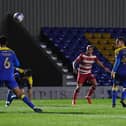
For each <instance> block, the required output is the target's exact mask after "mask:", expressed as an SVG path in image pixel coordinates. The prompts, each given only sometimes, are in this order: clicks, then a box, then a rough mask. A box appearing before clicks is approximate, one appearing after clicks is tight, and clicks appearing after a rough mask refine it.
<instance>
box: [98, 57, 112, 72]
mask: <svg viewBox="0 0 126 126" xmlns="http://www.w3.org/2000/svg"><path fill="white" fill-rule="evenodd" d="M96 63H97V64H98V65H99V66H100V67H102V68H103V69H104V70H105V71H106V72H109V73H110V72H111V71H110V70H109V68H107V67H105V66H104V65H103V63H102V62H101V61H100V60H99V59H96Z"/></svg>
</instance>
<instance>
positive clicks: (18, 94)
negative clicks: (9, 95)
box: [13, 87, 42, 113]
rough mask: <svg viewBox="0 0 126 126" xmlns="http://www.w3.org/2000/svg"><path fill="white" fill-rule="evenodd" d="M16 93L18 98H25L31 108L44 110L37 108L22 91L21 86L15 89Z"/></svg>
mask: <svg viewBox="0 0 126 126" xmlns="http://www.w3.org/2000/svg"><path fill="white" fill-rule="evenodd" d="M13 91H14V93H15V94H16V96H17V97H18V98H20V99H21V100H23V102H24V103H25V104H27V105H28V106H29V107H30V108H32V109H33V110H34V111H35V112H38V113H41V112H42V110H41V109H40V108H37V107H36V106H35V105H34V104H33V103H32V102H31V101H30V100H29V99H28V97H26V96H25V94H24V93H23V92H22V90H21V89H20V88H19V87H16V88H14V89H13Z"/></svg>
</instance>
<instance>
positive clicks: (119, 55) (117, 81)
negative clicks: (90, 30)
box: [111, 37, 126, 107]
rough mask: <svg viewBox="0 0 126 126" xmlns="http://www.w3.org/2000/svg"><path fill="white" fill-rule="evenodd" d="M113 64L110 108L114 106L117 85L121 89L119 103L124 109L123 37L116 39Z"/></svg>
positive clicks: (125, 65) (125, 44)
mask: <svg viewBox="0 0 126 126" xmlns="http://www.w3.org/2000/svg"><path fill="white" fill-rule="evenodd" d="M116 47H117V49H116V50H115V63H114V66H113V69H112V72H111V76H112V78H113V87H112V107H115V106H116V99H117V92H118V87H117V86H118V85H121V86H122V87H123V90H122V94H121V101H120V103H121V104H122V106H123V107H126V103H125V102H124V100H125V99H126V40H125V38H123V37H119V38H118V39H116Z"/></svg>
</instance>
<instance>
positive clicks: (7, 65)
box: [4, 57, 11, 69]
mask: <svg viewBox="0 0 126 126" xmlns="http://www.w3.org/2000/svg"><path fill="white" fill-rule="evenodd" d="M10 66H11V64H10V61H9V58H8V57H6V58H5V61H4V68H5V69H9V68H10Z"/></svg>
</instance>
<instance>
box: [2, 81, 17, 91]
mask: <svg viewBox="0 0 126 126" xmlns="http://www.w3.org/2000/svg"><path fill="white" fill-rule="evenodd" d="M3 83H4V84H5V85H6V86H7V87H8V88H9V89H14V88H16V87H18V83H17V82H16V80H15V79H13V80H5V81H4V80H2V81H0V85H1V84H3Z"/></svg>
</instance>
